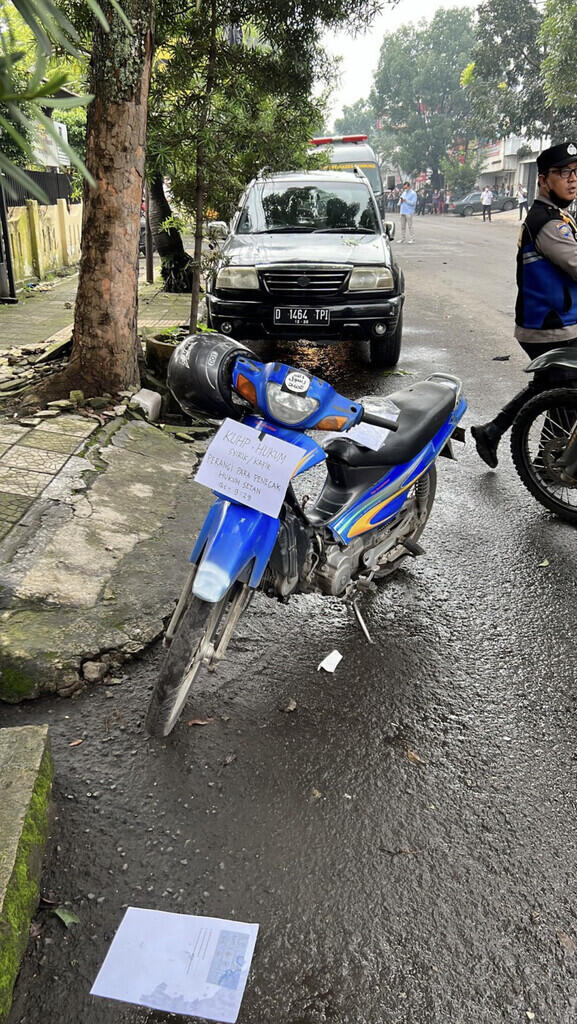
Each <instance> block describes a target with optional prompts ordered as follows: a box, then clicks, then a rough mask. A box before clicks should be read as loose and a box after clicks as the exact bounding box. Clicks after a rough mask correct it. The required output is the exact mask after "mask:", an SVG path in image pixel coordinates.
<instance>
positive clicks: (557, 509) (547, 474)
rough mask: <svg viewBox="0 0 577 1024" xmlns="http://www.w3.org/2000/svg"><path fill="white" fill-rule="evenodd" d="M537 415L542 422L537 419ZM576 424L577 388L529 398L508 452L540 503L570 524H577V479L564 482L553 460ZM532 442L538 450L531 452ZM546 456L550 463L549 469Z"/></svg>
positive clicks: (516, 423)
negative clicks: (557, 472) (567, 482)
mask: <svg viewBox="0 0 577 1024" xmlns="http://www.w3.org/2000/svg"><path fill="white" fill-rule="evenodd" d="M540 417H541V418H543V422H542V423H538V422H537V421H538V420H539V419H540ZM576 424H577V389H576V390H573V389H572V388H555V389H551V390H550V391H542V392H541V393H540V394H538V395H535V397H534V398H531V399H530V400H529V401H528V402H527V403H526V405H524V406H523V408H522V409H521V410H520V412H519V413H518V414H517V416H516V418H515V422H514V423H513V428H512V430H511V454H512V456H513V462H514V463H515V469H516V470H517V472H518V474H519V476H520V477H521V480H522V481H523V483H524V484H525V487H526V488H527V490H528V491H530V493H531V494H532V495H533V497H534V498H536V499H537V501H538V502H540V504H541V505H544V507H545V508H548V509H549V510H550V511H551V512H554V513H555V514H556V515H557V516H559V518H560V519H564V520H565V522H567V523H572V524H573V525H577V481H576V482H575V485H568V484H567V485H565V484H564V483H563V481H562V480H561V477H560V474H558V475H556V473H555V466H554V459H555V458H556V457H557V458H558V457H559V456H560V455H561V454H562V452H563V449H564V446H565V444H566V442H567V441H568V440H569V438H570V436H571V434H572V432H573V431H574V430H575V426H576ZM532 428H533V429H534V431H535V433H534V436H533V435H532V434H531V431H532ZM532 444H533V446H534V447H536V449H537V451H536V453H534V454H532V452H531V445H532ZM544 448H545V451H543V449H544ZM547 448H548V453H547V450H546V449H547ZM547 459H549V461H551V462H552V465H551V468H550V469H549V470H548V469H547Z"/></svg>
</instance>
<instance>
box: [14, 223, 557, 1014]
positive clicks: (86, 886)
mask: <svg viewBox="0 0 577 1024" xmlns="http://www.w3.org/2000/svg"><path fill="white" fill-rule="evenodd" d="M489 232H491V234H490V233H489ZM416 238H417V241H416V244H415V245H414V246H413V247H412V248H411V249H410V251H406V252H405V251H403V247H401V248H400V249H399V250H398V252H399V254H400V258H402V261H403V264H404V267H405V273H406V276H407V294H408V300H407V307H406V324H407V329H406V335H405V348H404V352H403V355H402V357H401V361H400V363H399V370H402V371H404V372H403V373H402V374H401V373H400V374H399V375H382V374H376V373H375V372H374V371H372V370H371V369H370V368H369V367H368V366H367V365H365V364H363V363H362V362H360V361H359V359H358V354H357V352H356V351H355V349H354V347H353V346H352V345H351V346H341V347H340V348H339V349H334V348H324V349H316V348H314V347H312V346H301V347H299V348H298V350H297V349H295V347H294V346H286V347H276V348H274V355H275V357H277V356H278V357H279V358H283V359H286V360H287V361H289V360H290V361H292V362H293V363H295V364H296V365H306V366H307V367H308V368H310V369H314V370H315V372H318V373H320V374H321V375H323V376H326V378H327V379H329V380H330V381H331V383H333V384H335V385H336V386H338V387H339V389H340V390H342V391H344V392H345V393H347V392H348V393H349V394H351V395H352V396H354V395H358V394H362V393H367V392H369V391H370V392H376V391H382V392H384V393H390V391H392V390H393V389H395V388H397V387H402V386H404V385H406V384H408V383H410V382H411V381H412V380H414V379H416V378H417V377H422V376H426V374H427V373H430V372H432V371H433V370H440V369H444V370H449V371H452V372H454V373H457V374H458V375H459V376H461V377H462V378H463V380H464V384H465V391H466V394H467V396H468V398H469V401H470V413H469V414H468V416H467V420H466V423H467V425H469V424H470V423H471V422H476V421H477V420H478V418H487V416H488V415H492V414H493V413H494V411H496V409H497V408H498V407H499V405H500V404H501V403H502V402H503V401H504V400H505V399H506V398H507V397H508V396H509V395H510V394H511V393H512V392H513V391H514V389H516V388H517V387H518V386H520V385H521V384H522V382H523V381H522V376H523V375H522V367H523V365H524V357H523V355H522V354H521V353H517V351H516V344H515V342H514V341H513V340H512V310H513V302H514V287H513V277H514V254H515V243H516V225H515V223H514V222H513V221H512V219H511V218H510V219H509V220H505V219H503V220H501V221H498V220H497V218H495V219H494V221H493V224H492V225H483V224H482V222H480V221H479V220H477V219H471V220H467V221H463V222H461V221H459V220H456V219H451V218H442V219H441V218H439V220H436V219H433V218H423V219H418V221H417V223H416ZM272 351H273V350H272V348H270V347H268V346H266V347H263V348H259V353H260V354H261V355H262V354H266V353H267V352H271V353H272ZM507 354H508V355H510V359H509V361H507V362H494V361H493V358H494V357H495V356H498V355H507ZM457 455H458V460H459V461H458V462H456V463H453V462H449V461H448V460H440V465H439V467H438V468H439V486H438V492H437V499H436V502H435V506H434V509H433V513H432V516H431V520H430V523H429V524H428V526H427V528H426V531H425V533H424V535H423V538H422V544H423V546H424V547H425V548H426V554H425V555H424V556H423V557H421V558H419V559H416V560H414V561H411V562H410V563H409V564H408V565H407V564H406V563H405V567H404V568H403V569H402V570H401V571H400V572H399V573H398V574H397V576H395V577H394V578H393V579H391V580H390V581H389V582H388V583H387V584H386V585H385V586H382V587H380V588H379V590H378V592H377V593H375V594H370V595H368V596H367V597H366V598H365V599H364V605H363V609H364V613H365V616H366V620H367V624H368V627H369V630H370V632H371V634H372V635H373V637H374V639H375V641H376V643H375V644H374V645H373V646H368V645H367V643H366V641H365V639H364V637H363V635H362V633H361V632H360V630H359V628H358V625H357V624H356V622H355V620H354V619H353V617H352V616H351V615H350V613H349V612H348V610H347V609H346V608H345V607H344V606H343V605H342V604H341V603H340V602H338V601H337V600H335V599H330V598H320V597H300V598H297V599H295V600H293V601H291V602H290V603H289V605H288V606H283V605H279V604H276V603H272V602H270V601H267V600H266V599H265V598H263V597H262V596H260V595H258V596H257V598H256V599H255V601H254V602H253V604H252V605H251V608H250V610H249V612H248V613H247V616H246V618H245V619H244V620H243V621H241V624H240V627H239V629H238V632H237V635H236V636H235V637H234V639H233V642H232V644H231V648H230V649H229V656H228V658H227V660H226V662H225V663H224V664H223V665H222V666H221V668H220V669H219V670H218V672H217V673H216V674H215V675H213V676H208V677H206V676H205V677H204V678H202V679H201V680H200V681H199V683H198V685H197V686H196V688H195V693H194V695H193V696H192V697H191V698H190V700H189V703H188V706H187V709H186V710H185V712H184V714H183V718H182V721H181V723H180V724H179V725H178V726H177V728H176V730H175V732H174V734H173V736H172V737H171V738H170V739H169V740H167V741H153V740H150V739H148V738H147V737H146V736H145V734H144V732H143V725H142V723H143V718H144V712H145V708H146V703H147V699H148V694H149V692H150V687H151V684H152V679H153V678H154V673H155V672H156V671H157V667H158V664H159V661H160V658H161V657H162V652H161V650H160V649H159V648H158V647H156V648H153V649H151V650H149V651H148V652H147V653H146V654H145V655H143V656H142V657H140V658H139V659H138V660H137V661H135V662H133V663H128V664H126V665H125V666H123V667H122V670H121V671H120V672H119V674H118V676H117V677H116V678H114V679H113V680H110V681H109V682H108V683H105V684H104V685H102V686H100V687H93V688H92V689H90V690H88V691H87V692H86V693H85V694H82V695H79V696H78V697H76V698H74V699H71V700H68V701H65V700H60V701H55V700H54V699H49V698H45V699H42V700H41V701H36V702H34V703H32V704H30V705H26V706H19V707H14V708H3V709H2V711H1V712H0V714H1V715H2V724H6V725H23V724H30V723H35V722H44V721H46V722H48V723H49V724H50V726H51V736H52V747H53V754H54V761H55V795H56V813H57V820H56V825H55V830H54V840H53V845H52V848H51V850H50V859H49V863H48V865H47V869H46V873H45V888H44V894H45V896H47V897H48V898H49V899H50V900H53V901H55V903H45V904H44V905H43V909H41V910H40V912H39V915H38V918H37V921H36V922H35V930H34V936H33V938H32V939H31V944H30V948H29V951H28V954H27V956H26V959H25V961H24V964H23V967H22V971H21V975H20V978H19V981H18V983H17V986H16V990H15V999H14V1006H13V1010H12V1013H11V1016H10V1018H9V1024H17V1022H18V1024H24V1022H27V1024H41V1022H42V1024H44V1022H48V1024H52V1022H54V1024H56V1022H61V1021H62V1020H67V1021H68V1020H70V1021H79V1022H80V1021H82V1024H112V1022H114V1024H116V1022H122V1024H139V1022H143V1021H157V1022H165V1021H168V1020H169V1019H170V1020H173V1019H174V1020H177V1019H178V1018H172V1017H170V1016H169V1015H166V1014H162V1013H157V1012H152V1011H146V1010H143V1009H138V1008H136V1007H131V1006H127V1005H124V1004H121V1003H114V1002H111V1001H107V1000H100V999H94V998H91V997H90V996H89V994H88V993H89V989H90V986H91V984H92V982H93V980H94V978H95V976H96V973H97V971H98V968H99V966H100V964H101V962H102V960H103V958H104V955H105V953H106V951H107V949H108V946H109V944H110V941H111V939H112V936H113V934H114V931H115V929H116V927H117V926H118V924H119V922H120V920H121V918H122V915H123V908H124V907H125V906H126V905H133V906H141V907H151V908H156V909H162V910H170V911H178V912H183V913H196V914H206V915H211V916H216V917H223V918H228V917H236V918H237V919H239V920H244V921H256V922H258V923H259V924H260V932H259V937H258V940H257V946H256V952H255V957H254V960H253V966H252V970H251V973H250V976H249V981H248V985H247V989H246V994H245V997H244V1000H243V1004H242V1008H241V1013H240V1016H239V1021H240V1022H241V1024H264V1022H267V1024H268V1022H274V1024H277V1022H278V1024H322V1022H332V1024H470V1022H471V1021H475V1022H476V1024H500V1022H526V1021H528V1020H534V1021H537V1022H546V1024H574V1021H575V1020H576V1019H577V955H576V954H577V945H576V943H577V922H576V913H575V897H576V892H575V889H576V884H575V863H576V859H577V825H576V821H577V818H576V815H575V809H576V808H575V804H576V799H575V797H576V783H577V755H576V745H575V701H574V688H575V659H574V639H573V632H574V626H573V624H574V618H575V613H574V609H575V598H576V596H577V594H576V584H575V579H576V568H577V565H576V563H577V547H576V534H575V530H574V529H572V528H571V527H569V526H567V525H564V524H563V523H560V522H559V521H557V520H555V518H554V517H552V516H550V515H549V514H548V513H546V512H545V511H544V510H543V509H541V508H540V507H539V506H538V505H537V504H536V503H535V502H534V501H533V500H532V498H531V496H530V495H529V494H528V493H527V492H526V491H525V490H524V489H523V487H522V485H521V483H520V481H519V480H518V479H517V478H516V476H515V475H514V471H513V468H512V463H511V459H510V456H509V453H508V451H507V448H506V446H504V447H503V453H502V455H501V458H500V467H499V470H498V472H497V473H491V472H489V471H487V470H486V468H485V467H484V466H483V464H482V463H480V462H479V460H478V459H477V457H476V455H475V452H474V450H473V448H472V446H471V445H470V443H469V444H468V445H467V448H466V450H465V451H464V452H463V450H462V448H461V446H458V449H457ZM189 548H190V543H189V538H186V537H183V558H186V557H187V555H188V550H189ZM333 648H337V649H338V650H339V651H340V652H341V653H342V654H343V660H342V662H341V663H340V665H339V667H338V668H337V670H336V672H335V674H334V675H328V674H325V673H322V672H318V671H317V666H318V664H319V662H320V661H321V660H322V658H323V657H324V656H325V655H326V654H328V653H329V652H330V651H331V650H332V649H333ZM292 702H294V704H295V708H294V710H293V711H288V710H286V709H287V708H288V707H292ZM194 719H201V720H202V721H207V720H209V721H208V724H206V725H194V724H188V723H190V722H192V721H193V720H194ZM78 740H82V742H81V743H79V744H77V741H78ZM74 744H76V745H74ZM55 905H65V906H67V908H68V909H70V910H73V911H74V912H75V913H76V914H77V915H78V917H79V919H80V923H79V924H77V925H71V926H70V928H69V929H66V928H65V927H64V925H63V924H62V922H61V921H60V920H59V919H58V918H57V917H56V916H55V915H54V913H53V912H52V910H51V908H53V907H54V906H55Z"/></svg>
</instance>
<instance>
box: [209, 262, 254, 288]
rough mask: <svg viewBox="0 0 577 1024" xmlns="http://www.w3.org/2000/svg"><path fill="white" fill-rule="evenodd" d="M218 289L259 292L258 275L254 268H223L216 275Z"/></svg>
mask: <svg viewBox="0 0 577 1024" xmlns="http://www.w3.org/2000/svg"><path fill="white" fill-rule="evenodd" d="M216 287H217V288H235V289H236V290H237V291H243V292H246V291H258V287H259V284H258V274H257V272H256V270H255V269H254V267H222V268H221V269H220V270H219V272H218V274H217V275H216Z"/></svg>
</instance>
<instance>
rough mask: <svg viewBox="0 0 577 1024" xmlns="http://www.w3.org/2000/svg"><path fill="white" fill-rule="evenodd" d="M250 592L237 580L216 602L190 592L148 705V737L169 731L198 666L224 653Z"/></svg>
mask: <svg viewBox="0 0 577 1024" xmlns="http://www.w3.org/2000/svg"><path fill="white" fill-rule="evenodd" d="M252 594H253V591H252V590H250V589H249V587H248V586H247V585H246V584H242V583H239V582H236V583H233V585H232V586H231V587H230V588H229V589H228V590H227V592H226V594H225V595H224V597H223V598H222V600H220V601H219V602H218V603H217V604H210V603H209V602H208V601H202V600H201V599H200V598H198V597H195V596H194V595H193V593H192V591H191V592H190V594H189V596H188V599H187V601H186V604H185V606H184V608H183V611H182V614H181V616H180V619H179V621H178V624H177V626H176V628H175V630H174V634H173V639H172V641H171V643H170V647H169V648H168V652H167V655H166V658H165V660H164V664H163V665H162V668H161V670H160V675H159V677H158V679H157V680H156V683H155V686H154V690H153V692H152V697H151V699H150V704H149V706H148V711H147V715H146V722H145V727H146V731H147V732H148V733H149V734H150V735H151V736H168V735H169V733H171V732H172V730H173V729H174V726H175V725H176V723H177V721H178V718H179V716H180V713H181V711H182V709H183V707H184V704H185V701H186V698H187V696H188V693H189V691H190V688H191V686H192V684H193V682H194V680H195V679H196V677H197V675H198V673H199V671H200V669H201V668H202V667H203V665H207V666H208V667H209V668H212V667H214V666H215V665H216V662H217V661H218V660H220V658H221V657H222V656H223V654H224V652H225V650H226V647H227V645H228V641H229V640H230V637H231V636H232V633H233V630H234V627H235V626H236V623H237V622H238V620H239V618H240V616H241V614H242V612H243V611H244V609H245V608H246V607H247V605H248V602H249V601H250V598H251V597H252Z"/></svg>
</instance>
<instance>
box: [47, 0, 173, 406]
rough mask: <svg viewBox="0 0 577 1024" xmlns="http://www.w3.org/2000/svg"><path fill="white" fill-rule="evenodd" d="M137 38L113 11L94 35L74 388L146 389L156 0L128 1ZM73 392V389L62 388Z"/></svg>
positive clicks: (69, 376)
mask: <svg viewBox="0 0 577 1024" xmlns="http://www.w3.org/2000/svg"><path fill="white" fill-rule="evenodd" d="M122 7H123V10H124V12H125V14H126V15H127V17H128V18H129V20H130V21H131V23H132V26H133V29H134V32H133V34H130V33H129V32H128V31H127V30H126V28H125V26H124V25H123V24H122V22H121V21H120V19H119V17H118V15H117V14H115V13H114V12H113V11H112V9H111V8H109V9H108V10H107V11H106V13H107V17H108V20H109V23H110V32H104V31H103V30H102V29H101V28H100V26H98V27H97V28H96V30H95V33H94V41H93V55H92V64H91V92H93V93H94V100H93V101H92V103H91V104H90V106H89V108H88V118H87V131H86V166H87V167H88V170H89V171H90V172H91V173H92V175H93V177H94V178H95V180H96V186H95V187H94V188H89V187H88V186H86V187H85V189H84V210H83V219H82V256H81V260H80V274H79V280H78V292H77V298H76V310H75V318H74V333H73V341H72V354H71V357H70V363H69V366H68V368H67V370H66V371H65V378H66V380H65V383H66V386H67V387H69V386H75V387H79V388H81V389H82V390H83V391H84V392H85V394H86V395H87V396H88V395H95V394H102V393H103V392H110V393H111V394H113V393H115V392H118V391H120V390H123V389H124V388H126V387H130V386H134V385H138V383H139V369H138V358H139V343H138V336H137V303H138V239H139V230H140V210H141V201H142V186H143V179H144V159H145V152H146V114H147V102H148V92H149V86H150V71H151V63H152V24H153V9H154V0H123V3H122ZM64 390H65V388H64Z"/></svg>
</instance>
